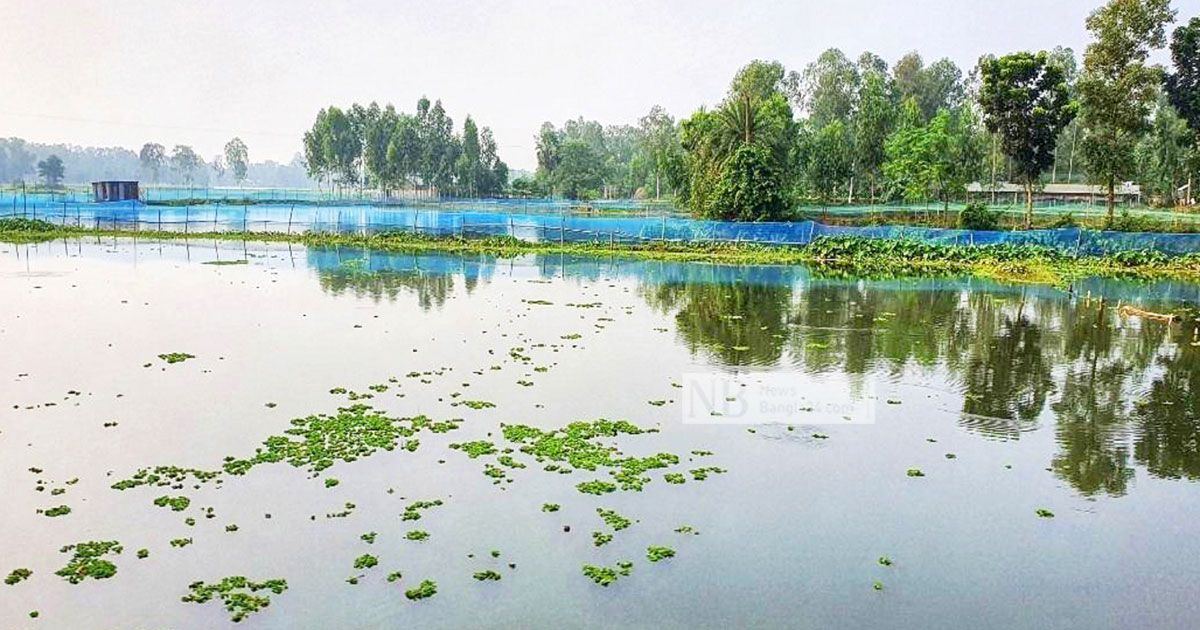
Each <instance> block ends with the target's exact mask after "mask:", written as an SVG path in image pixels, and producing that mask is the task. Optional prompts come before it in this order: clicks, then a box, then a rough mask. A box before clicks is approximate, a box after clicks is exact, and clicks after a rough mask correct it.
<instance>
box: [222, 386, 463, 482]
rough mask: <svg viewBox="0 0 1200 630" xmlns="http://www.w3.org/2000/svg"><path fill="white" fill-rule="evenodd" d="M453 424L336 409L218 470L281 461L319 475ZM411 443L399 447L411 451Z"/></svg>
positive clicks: (236, 471)
mask: <svg viewBox="0 0 1200 630" xmlns="http://www.w3.org/2000/svg"><path fill="white" fill-rule="evenodd" d="M457 427H458V423H457V422H456V421H443V422H434V421H432V420H430V419H429V418H427V417H425V416H416V417H412V418H393V417H390V416H387V415H385V414H384V413H382V412H380V411H377V410H375V409H374V408H372V407H370V406H367V405H363V404H356V405H352V406H350V407H341V408H339V409H338V411H337V413H336V414H334V415H326V414H317V415H312V416H308V417H306V418H297V419H294V420H292V428H290V429H288V430H287V431H285V432H284V433H285V434H286V435H276V436H272V437H270V438H267V440H266V441H265V442H263V446H262V447H261V448H259V449H258V452H257V453H256V454H255V455H254V457H252V458H248V459H234V458H227V459H226V462H225V465H224V467H223V469H224V471H225V472H226V473H229V474H231V475H241V474H245V473H246V472H247V471H249V470H250V469H251V468H253V467H254V466H257V465H259V464H269V463H276V462H281V461H286V462H288V463H289V464H291V465H292V466H295V467H297V468H307V469H308V470H309V471H310V472H314V473H315V472H320V471H322V470H325V469H327V468H329V467H330V466H333V465H334V463H335V462H337V461H343V462H353V461H355V460H357V459H359V458H362V457H368V456H370V455H373V454H374V453H375V452H376V451H378V450H381V449H382V450H385V451H391V450H394V449H395V448H396V446H397V445H398V444H399V443H400V441H401V439H402V438H412V437H413V436H415V435H416V434H417V433H418V432H420V431H421V430H430V431H433V432H444V431H449V430H453V429H455V428H457ZM414 443H415V441H414V440H408V441H407V442H406V443H405V444H402V445H401V446H402V448H404V449H405V450H410V451H411V450H415V446H414Z"/></svg>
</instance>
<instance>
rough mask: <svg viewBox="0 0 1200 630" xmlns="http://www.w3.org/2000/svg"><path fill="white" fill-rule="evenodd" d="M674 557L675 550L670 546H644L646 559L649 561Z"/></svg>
mask: <svg viewBox="0 0 1200 630" xmlns="http://www.w3.org/2000/svg"><path fill="white" fill-rule="evenodd" d="M674 557H675V550H674V549H671V548H670V547H662V546H658V545H651V546H649V547H647V548H646V559H647V560H649V561H650V562H659V561H662V560H666V559H667V558H674Z"/></svg>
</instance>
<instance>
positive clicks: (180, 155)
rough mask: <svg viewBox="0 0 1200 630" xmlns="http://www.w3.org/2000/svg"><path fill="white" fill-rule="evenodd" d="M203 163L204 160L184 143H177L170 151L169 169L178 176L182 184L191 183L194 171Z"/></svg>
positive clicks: (194, 174)
mask: <svg viewBox="0 0 1200 630" xmlns="http://www.w3.org/2000/svg"><path fill="white" fill-rule="evenodd" d="M203 165H204V160H202V159H200V156H199V155H197V154H196V152H195V151H194V150H193V149H192V147H189V146H187V145H186V144H177V145H175V148H174V149H173V150H172V151H171V169H172V170H174V171H175V173H176V174H177V175H178V176H179V179H180V181H182V182H183V183H184V184H188V185H191V183H192V181H194V179H195V177H196V171H197V170H199V169H200V167H201V166H203Z"/></svg>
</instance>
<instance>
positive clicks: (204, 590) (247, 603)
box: [182, 576, 288, 623]
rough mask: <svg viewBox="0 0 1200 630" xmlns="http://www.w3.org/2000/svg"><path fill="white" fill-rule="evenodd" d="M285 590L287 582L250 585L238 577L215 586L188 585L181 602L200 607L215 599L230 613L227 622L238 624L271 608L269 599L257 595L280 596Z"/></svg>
mask: <svg viewBox="0 0 1200 630" xmlns="http://www.w3.org/2000/svg"><path fill="white" fill-rule="evenodd" d="M287 588H288V584H287V580H283V579H273V580H266V581H263V582H252V581H250V580H247V579H246V578H245V577H242V576H232V577H227V578H224V579H222V580H221V581H220V582H218V583H216V584H207V583H205V582H192V583H191V584H190V585H189V586H188V590H189V591H190V592H189V593H188V594H187V595H184V596H183V599H182V601H183V602H184V603H192V604H204V603H207V602H209V601H211V600H212V599H213V598H214V597H216V598H218V599H220V600H221V603H222V604H224V605H225V610H226V611H228V612H229V613H230V615H231V616H230V621H233V622H234V623H238V622H240V621H242V620H243V619H245V618H246V617H248V616H250V615H252V614H254V613H257V612H259V611H261V610H262V609H264V608H266V607H267V606H270V605H271V599H270V598H269V597H267V596H265V595H259V594H258V593H259V592H260V591H269V592H271V593H273V594H275V595H282V594H283V592H284V591H286V590H287Z"/></svg>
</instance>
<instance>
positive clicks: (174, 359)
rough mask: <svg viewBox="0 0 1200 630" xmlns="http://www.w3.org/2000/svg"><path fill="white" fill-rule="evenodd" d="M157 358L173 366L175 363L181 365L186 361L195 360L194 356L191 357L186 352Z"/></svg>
mask: <svg viewBox="0 0 1200 630" xmlns="http://www.w3.org/2000/svg"><path fill="white" fill-rule="evenodd" d="M158 358H160V359H162V360H163V361H166V362H167V363H168V364H171V365H173V364H175V363H183V362H184V361H187V360H188V359H195V358H196V357H195V355H191V354H188V353H186V352H168V353H165V354H160V355H158Z"/></svg>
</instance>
